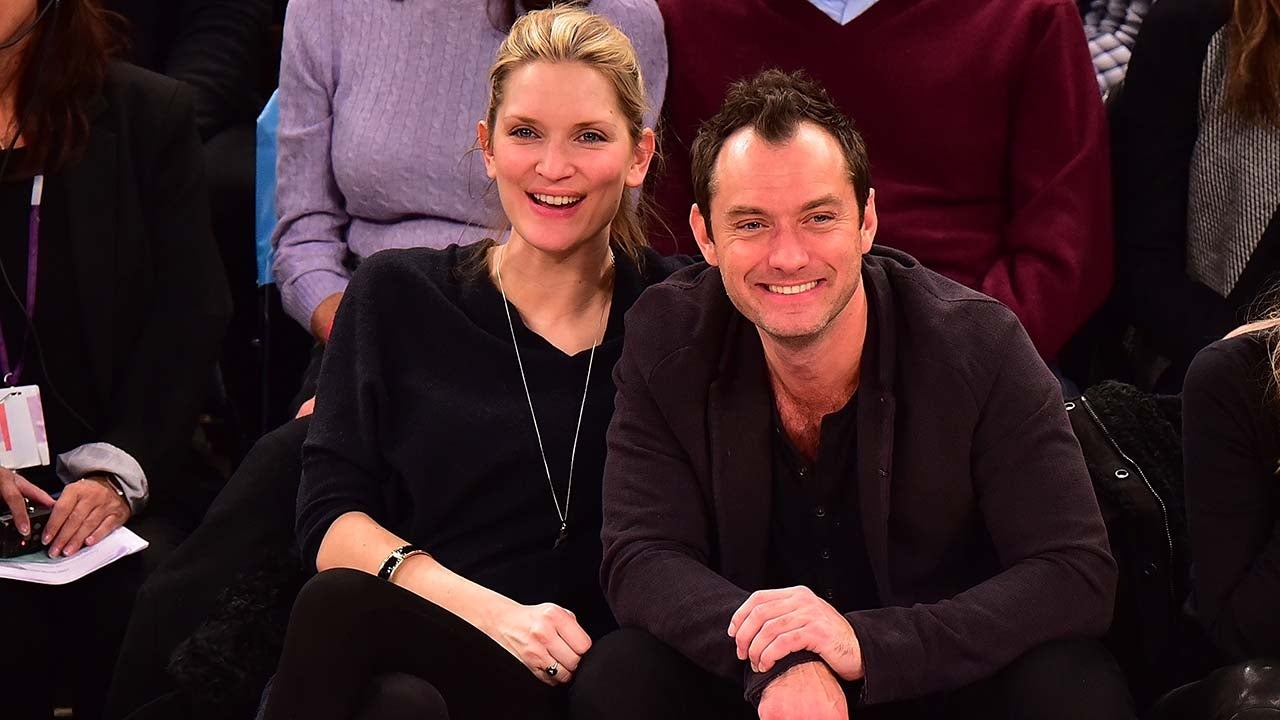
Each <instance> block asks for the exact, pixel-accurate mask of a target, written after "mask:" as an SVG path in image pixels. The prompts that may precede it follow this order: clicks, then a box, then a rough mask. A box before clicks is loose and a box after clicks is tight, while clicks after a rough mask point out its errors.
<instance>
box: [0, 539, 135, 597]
mask: <svg viewBox="0 0 1280 720" xmlns="http://www.w3.org/2000/svg"><path fill="white" fill-rule="evenodd" d="M149 544H150V543H148V542H147V541H146V540H143V539H142V538H140V537H138V535H137V534H136V533H134V532H133V531H132V530H130V529H129V528H126V527H120V528H116V529H115V531H114V532H112V533H111V534H110V535H108V536H106V537H105V538H103V539H102V540H101V542H99V543H98V544H96V545H92V546H90V547H83V548H80V551H79V552H77V553H76V554H75V555H72V556H71V557H66V558H57V559H56V560H55V559H54V558H51V557H49V555H48V553H47V552H46V549H45V548H41V549H40V550H38V551H37V552H34V553H31V554H29V555H20V556H18V557H15V558H0V580H21V581H23V582H33V583H39V584H41V585H65V584H67V583H69V582H74V581H76V580H79V579H80V578H82V577H84V576H85V575H88V574H89V573H91V572H93V571H95V570H98V569H100V568H103V567H106V566H107V565H110V564H111V563H113V562H115V561H117V560H119V559H120V558H123V557H128V556H129V555H132V554H134V553H136V552H140V551H142V550H145V549H147V546H148V545H149Z"/></svg>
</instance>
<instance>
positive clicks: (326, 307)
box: [311, 292, 342, 345]
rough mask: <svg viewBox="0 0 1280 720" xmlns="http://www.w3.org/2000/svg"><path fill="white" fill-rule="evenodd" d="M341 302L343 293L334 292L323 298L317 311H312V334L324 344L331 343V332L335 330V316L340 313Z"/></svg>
mask: <svg viewBox="0 0 1280 720" xmlns="http://www.w3.org/2000/svg"><path fill="white" fill-rule="evenodd" d="M340 302H342V293H340V292H337V293H334V294H332V295H330V296H329V297H327V298H325V299H323V300H321V301H320V304H319V305H317V306H316V309H315V312H313V313H311V334H312V335H314V336H315V338H316V340H319V341H320V343H321V344H323V345H327V344H329V332H330V331H332V330H333V317H334V316H335V315H337V314H338V303H340Z"/></svg>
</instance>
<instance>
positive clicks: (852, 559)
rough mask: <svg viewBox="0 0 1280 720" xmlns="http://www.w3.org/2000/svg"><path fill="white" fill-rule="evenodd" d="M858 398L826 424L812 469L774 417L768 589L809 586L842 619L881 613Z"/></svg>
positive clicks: (824, 424)
mask: <svg viewBox="0 0 1280 720" xmlns="http://www.w3.org/2000/svg"><path fill="white" fill-rule="evenodd" d="M857 397H858V396H857V394H854V396H853V397H852V398H851V399H850V400H849V402H848V403H846V404H845V406H844V407H843V408H841V409H840V410H837V411H836V412H834V413H831V414H830V415H827V416H825V417H823V418H822V428H821V430H820V434H819V441H818V457H817V462H815V463H813V464H809V463H808V462H807V461H806V460H805V459H804V457H803V456H802V455H801V454H800V453H799V452H798V451H797V450H796V449H795V447H794V446H793V445H792V444H791V441H790V439H789V438H788V437H787V434H786V432H785V431H784V430H783V428H782V421H781V419H780V418H779V417H778V415H777V411H776V409H775V411H774V429H775V432H774V442H773V514H772V517H771V518H770V537H769V581H770V586H772V587H786V586H792V585H805V586H807V587H808V588H809V589H810V590H812V591H813V592H814V593H815V594H817V595H818V596H819V597H821V598H823V599H824V600H826V601H827V602H828V603H831V605H832V606H833V607H835V608H836V609H837V610H839V611H840V612H842V613H847V612H852V611H854V610H866V609H869V608H874V607H879V606H880V601H879V598H878V596H877V594H876V586H875V577H874V576H873V575H872V573H871V562H870V560H868V558H867V548H866V540H865V539H864V537H863V534H862V517H861V515H860V514H859V503H858V462H857V459H858V447H857V441H858V428H857V415H858V413H857V406H858V403H857Z"/></svg>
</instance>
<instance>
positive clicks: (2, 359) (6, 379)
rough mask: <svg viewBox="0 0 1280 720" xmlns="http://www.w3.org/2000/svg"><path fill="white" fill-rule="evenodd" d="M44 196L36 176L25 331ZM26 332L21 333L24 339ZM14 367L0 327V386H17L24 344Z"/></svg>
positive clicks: (32, 305)
mask: <svg viewBox="0 0 1280 720" xmlns="http://www.w3.org/2000/svg"><path fill="white" fill-rule="evenodd" d="M42 195H44V175H36V176H35V178H34V179H32V181H31V215H30V219H29V220H28V221H27V304H26V307H24V308H23V309H22V312H23V314H24V315H26V316H27V331H29V330H30V328H31V323H32V322H34V318H35V314H36V259H37V257H38V256H39V252H40V198H41V196H42ZM26 335H27V332H24V333H23V336H24V337H26ZM22 350H23V352H22V356H20V357H19V358H18V364H17V365H16V366H10V365H9V348H8V346H7V345H5V341H4V328H2V327H0V380H2V381H3V382H0V385H17V384H18V378H20V377H22V365H23V363H24V362H25V360H26V358H25V356H26V343H25V342H23V348H22Z"/></svg>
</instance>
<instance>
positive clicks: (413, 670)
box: [265, 8, 677, 720]
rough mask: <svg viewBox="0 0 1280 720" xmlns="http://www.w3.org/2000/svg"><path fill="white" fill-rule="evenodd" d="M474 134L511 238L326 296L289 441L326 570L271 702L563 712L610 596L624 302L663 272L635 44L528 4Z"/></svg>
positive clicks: (399, 712)
mask: <svg viewBox="0 0 1280 720" xmlns="http://www.w3.org/2000/svg"><path fill="white" fill-rule="evenodd" d="M489 77H490V96H489V97H490V99H489V107H488V111H487V114H486V116H485V117H484V118H483V119H482V120H481V122H480V123H479V125H478V140H479V146H480V148H481V151H482V153H483V158H484V164H485V168H486V171H487V173H488V176H489V177H490V178H491V179H492V180H493V181H494V183H495V185H496V187H497V192H498V196H499V199H500V200H501V202H502V207H503V210H504V212H505V214H506V216H507V217H508V218H509V219H510V222H511V232H510V239H509V240H508V241H507V243H506V244H505V245H497V244H495V243H493V242H492V241H486V242H481V243H478V244H475V245H470V246H465V247H457V246H453V247H450V248H447V249H444V250H430V249H414V250H401V251H389V252H384V253H380V254H378V255H376V256H374V257H372V258H370V259H369V260H368V261H366V262H365V263H364V264H363V265H362V266H361V268H360V270H359V271H358V272H357V273H356V275H355V277H354V279H353V280H352V283H351V285H350V286H349V288H348V290H347V292H346V295H345V297H344V300H343V302H342V306H341V309H340V310H339V311H338V314H337V318H336V321H335V324H334V330H333V334H332V337H331V339H330V345H329V347H328V350H327V351H326V356H325V362H324V366H323V369H322V371H321V375H320V388H321V390H320V392H319V395H318V397H319V402H318V403H317V405H316V409H315V415H314V419H313V421H312V426H311V430H310V434H309V436H308V439H307V443H306V445H305V446H304V451H303V479H302V486H301V488H300V491H299V497H298V534H299V542H300V544H301V546H302V548H303V555H304V559H305V560H306V561H308V562H314V564H315V567H316V569H317V570H319V571H320V574H319V575H317V576H316V577H315V578H314V579H313V580H312V581H311V582H309V583H308V585H307V586H306V587H305V588H304V589H303V591H302V593H301V595H300V596H299V598H298V601H297V603H296V604H295V606H294V609H293V614H292V617H291V619H290V626H289V630H288V635H287V638H286V641H285V649H284V653H283V656H282V658H281V661H280V665H279V671H278V673H277V676H276V678H275V680H274V682H273V685H272V688H271V690H270V693H269V699H268V701H267V704H266V706H265V716H266V717H267V718H300V717H305V718H311V719H313V720H314V719H318V718H352V717H359V718H393V717H414V718H419V719H421V718H427V717H454V718H467V717H483V718H497V717H544V716H554V715H556V714H558V713H559V712H560V708H561V706H562V704H563V692H562V691H561V688H563V686H564V685H565V684H567V683H569V682H571V681H572V679H573V677H574V673H575V671H576V669H577V666H578V662H579V661H580V660H581V658H582V656H583V655H584V654H585V653H586V652H588V651H589V649H590V648H591V643H592V638H594V637H598V636H599V635H600V634H601V633H603V632H604V631H606V630H607V629H608V628H610V627H611V626H612V625H613V619H612V616H611V615H610V613H609V611H608V608H607V606H606V605H605V602H604V599H603V597H602V595H601V591H600V587H599V581H598V572H599V565H600V555H601V547H600V523H601V517H600V481H601V475H602V468H603V463H604V449H605V443H604V434H605V428H606V426H607V424H608V422H609V418H610V416H611V414H612V411H613V395H614V386H613V382H612V379H611V369H612V367H613V364H614V362H615V361H616V359H617V357H618V356H619V354H620V351H621V344H622V316H623V313H624V312H625V311H626V309H627V308H628V307H629V306H630V305H631V303H632V302H633V301H634V300H635V299H636V297H637V296H638V295H639V293H640V292H641V291H642V290H643V289H644V288H645V287H646V286H648V285H649V284H652V283H654V282H656V281H658V280H660V279H662V278H663V277H665V276H666V275H667V274H668V273H669V272H670V271H671V270H673V269H674V268H675V266H676V264H677V263H676V262H675V261H672V260H666V259H663V258H661V257H659V256H658V255H656V254H655V253H653V252H652V251H650V250H648V249H646V248H645V247H644V240H643V238H644V234H643V230H642V228H641V227H640V223H639V221H638V218H637V215H636V211H635V208H634V207H633V205H632V203H631V201H630V200H629V193H628V189H630V188H637V187H639V186H640V185H641V183H642V182H643V180H644V177H645V174H646V172H647V171H648V167H649V163H650V160H651V159H652V157H653V155H654V136H653V132H652V131H651V130H650V129H648V128H645V127H644V125H643V118H644V116H645V115H644V114H645V103H644V86H643V83H642V79H641V71H640V66H639V63H638V61H637V59H636V55H635V51H634V50H633V48H632V46H631V44H630V42H629V41H628V40H627V38H626V37H625V36H624V35H623V34H622V33H621V32H620V31H618V30H617V29H616V28H615V27H614V26H612V25H610V24H609V23H608V22H607V21H605V20H603V19H601V18H599V17H598V16H595V15H591V14H589V13H587V12H585V11H582V10H577V9H565V8H558V9H551V10H543V11H538V12H533V13H529V14H527V15H525V16H523V17H521V18H520V19H519V20H518V21H516V23H515V24H514V26H513V27H512V30H511V34H510V35H509V36H508V38H507V40H506V41H505V42H504V43H503V45H502V47H501V49H500V50H499V52H498V59H497V61H496V63H495V64H494V66H493V67H492V69H491V71H490V76H489Z"/></svg>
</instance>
